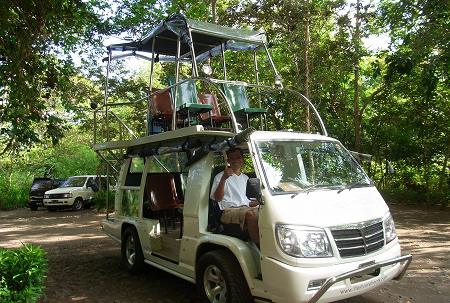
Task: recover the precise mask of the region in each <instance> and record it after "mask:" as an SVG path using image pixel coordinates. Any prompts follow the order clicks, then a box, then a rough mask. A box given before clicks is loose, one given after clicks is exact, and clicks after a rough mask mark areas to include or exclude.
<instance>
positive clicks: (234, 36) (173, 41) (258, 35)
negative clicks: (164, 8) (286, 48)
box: [108, 14, 266, 61]
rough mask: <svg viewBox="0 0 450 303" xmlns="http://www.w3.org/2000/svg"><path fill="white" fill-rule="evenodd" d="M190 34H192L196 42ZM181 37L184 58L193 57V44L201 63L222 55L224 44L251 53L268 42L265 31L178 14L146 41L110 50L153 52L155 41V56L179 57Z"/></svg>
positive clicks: (113, 47) (125, 44)
mask: <svg viewBox="0 0 450 303" xmlns="http://www.w3.org/2000/svg"><path fill="white" fill-rule="evenodd" d="M189 31H191V34H192V41H191V39H190V35H189ZM178 37H180V39H181V49H180V56H181V57H184V58H192V55H191V53H190V52H191V49H190V45H191V43H193V46H194V51H195V54H196V56H197V60H199V61H203V60H205V59H206V58H208V57H212V56H215V55H217V54H219V53H220V51H221V45H223V47H224V49H232V50H251V49H257V48H260V47H262V46H263V45H264V44H265V43H266V35H265V33H264V32H263V31H251V30H247V29H236V28H230V27H225V26H220V25H217V24H212V23H207V22H202V21H196V20H191V19H187V18H186V17H185V16H183V15H179V14H175V15H172V16H171V17H169V18H167V19H166V20H164V21H162V22H161V23H160V24H158V25H157V26H156V27H155V28H153V29H152V30H151V31H150V32H149V33H148V34H147V35H146V36H145V37H144V38H143V39H141V40H138V41H132V42H126V43H120V44H112V45H110V46H108V50H111V51H140V52H150V53H151V52H152V43H153V38H154V39H155V54H160V55H163V56H176V52H177V40H178Z"/></svg>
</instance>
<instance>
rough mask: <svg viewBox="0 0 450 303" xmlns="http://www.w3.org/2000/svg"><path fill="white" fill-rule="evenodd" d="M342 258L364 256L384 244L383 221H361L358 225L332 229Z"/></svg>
mask: <svg viewBox="0 0 450 303" xmlns="http://www.w3.org/2000/svg"><path fill="white" fill-rule="evenodd" d="M331 234H332V235H333V238H334V241H335V242H336V246H337V248H338V250H339V254H340V255H341V257H342V258H349V257H357V256H364V255H367V254H369V253H371V252H374V251H376V250H379V249H380V248H382V247H383V246H384V233H383V222H377V223H373V221H369V222H363V223H361V224H359V225H358V227H355V226H352V227H349V228H344V229H332V230H331Z"/></svg>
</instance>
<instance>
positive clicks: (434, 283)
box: [0, 205, 450, 303]
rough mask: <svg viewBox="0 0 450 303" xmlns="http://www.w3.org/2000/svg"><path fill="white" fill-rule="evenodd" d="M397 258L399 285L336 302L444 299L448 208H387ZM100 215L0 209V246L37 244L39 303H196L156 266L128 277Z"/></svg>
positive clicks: (448, 298) (447, 298) (448, 294)
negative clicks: (42, 265) (401, 261)
mask: <svg viewBox="0 0 450 303" xmlns="http://www.w3.org/2000/svg"><path fill="white" fill-rule="evenodd" d="M391 212H392V213H393V216H394V219H395V222H396V226H397V231H398V234H399V237H400V241H401V245H402V249H403V252H404V253H411V254H413V262H412V263H411V266H410V268H409V270H408V272H407V274H406V276H405V277H404V278H403V280H401V281H398V282H397V281H392V282H389V283H388V284H385V285H384V286H382V287H381V288H378V289H376V290H373V291H371V292H369V293H366V294H364V295H363V296H358V297H355V298H351V299H348V300H343V301H340V303H357V302H358V303H359V302H363V303H380V302H402V303H405V302H420V303H421V302H425V303H438V302H439V303H441V302H450V260H449V257H450V210H449V209H447V210H446V211H442V210H439V209H432V210H427V211H425V210H424V209H422V208H419V207H416V206H405V205H391ZM103 217H104V215H103V214H97V213H96V212H95V211H94V210H83V211H80V212H73V211H61V212H47V211H46V210H39V211H35V212H33V211H30V210H29V209H18V210H14V211H3V212H0V247H14V246H20V245H21V243H33V244H39V245H42V246H43V247H44V249H45V250H46V251H47V258H48V263H49V271H48V278H47V281H46V290H45V293H44V296H43V298H42V299H41V301H40V302H41V303H44V302H45V303H46V302H58V303H59V302H83V303H87V302H105V303H106V302H114V303H133V302H161V303H162V302H168V303H175V302H177V303H178V302H180V303H183V302H189V303H191V302H197V301H198V299H197V295H196V292H195V287H194V286H193V285H192V284H191V283H189V282H186V281H184V280H182V279H180V278H176V277H174V276H172V275H169V274H167V273H165V272H163V271H161V270H158V269H156V268H152V267H148V268H147V270H146V271H145V272H144V273H142V274H140V275H136V276H132V275H129V274H128V273H127V272H126V271H125V269H123V268H122V267H121V266H120V248H119V245H118V244H116V243H115V242H113V240H111V239H110V238H108V237H107V236H105V235H104V233H103V232H102V230H101V228H100V220H101V219H102V218H103Z"/></svg>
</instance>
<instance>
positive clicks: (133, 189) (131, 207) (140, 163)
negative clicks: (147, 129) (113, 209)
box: [104, 158, 144, 217]
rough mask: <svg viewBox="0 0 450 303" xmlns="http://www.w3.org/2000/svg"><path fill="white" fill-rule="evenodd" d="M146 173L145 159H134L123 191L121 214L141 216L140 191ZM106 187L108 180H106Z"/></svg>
mask: <svg viewBox="0 0 450 303" xmlns="http://www.w3.org/2000/svg"><path fill="white" fill-rule="evenodd" d="M143 171H144V158H132V159H131V163H130V166H129V168H128V172H127V175H126V178H125V184H124V186H122V187H121V190H122V207H121V214H122V215H124V216H128V217H137V216H138V214H139V204H140V201H139V190H140V185H141V179H142V173H143ZM104 183H105V185H106V178H105V182H104Z"/></svg>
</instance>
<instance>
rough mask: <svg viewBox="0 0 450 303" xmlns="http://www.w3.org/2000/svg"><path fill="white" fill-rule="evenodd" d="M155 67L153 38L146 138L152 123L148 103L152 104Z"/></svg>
mask: <svg viewBox="0 0 450 303" xmlns="http://www.w3.org/2000/svg"><path fill="white" fill-rule="evenodd" d="M154 65H155V38H153V41H152V63H151V64H150V81H149V85H148V97H149V99H148V100H147V132H146V133H147V136H148V135H150V125H152V124H151V123H153V121H150V119H151V118H150V106H151V105H150V102H153V95H152V90H153V68H154Z"/></svg>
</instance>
